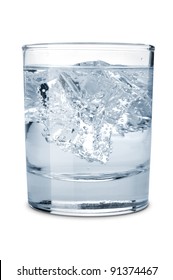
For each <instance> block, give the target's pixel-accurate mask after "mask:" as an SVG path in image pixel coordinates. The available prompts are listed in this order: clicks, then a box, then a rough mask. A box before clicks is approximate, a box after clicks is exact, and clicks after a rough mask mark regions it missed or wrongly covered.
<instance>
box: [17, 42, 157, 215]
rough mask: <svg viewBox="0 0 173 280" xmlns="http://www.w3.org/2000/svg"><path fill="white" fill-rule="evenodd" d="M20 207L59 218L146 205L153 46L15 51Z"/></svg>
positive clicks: (50, 47)
mask: <svg viewBox="0 0 173 280" xmlns="http://www.w3.org/2000/svg"><path fill="white" fill-rule="evenodd" d="M23 54H24V91H25V127H26V162H27V185H28V201H29V204H30V206H32V207H33V208H36V209H40V210H44V211H48V212H50V213H54V214H61V215H77V216H99V215H100V216H104V215H116V214H124V213H131V212H136V211H139V210H142V209H144V208H145V207H147V205H148V189H149V166H150V141H151V118H152V85H153V65H154V47H153V46H151V45H144V44H119V43H53V44H33V45H25V46H23Z"/></svg>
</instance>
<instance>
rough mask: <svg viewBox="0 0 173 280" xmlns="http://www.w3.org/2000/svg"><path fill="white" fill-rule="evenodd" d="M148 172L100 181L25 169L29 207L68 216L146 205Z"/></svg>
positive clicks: (115, 212)
mask: <svg viewBox="0 0 173 280" xmlns="http://www.w3.org/2000/svg"><path fill="white" fill-rule="evenodd" d="M148 179H149V171H148V170H145V171H142V172H141V173H136V174H135V175H131V176H127V177H115V176H113V177H112V179H111V176H109V179H107V180H104V181H100V180H93V179H92V180H90V181H87V180H81V179H79V180H73V181H72V180H69V179H68V180H62V179H61V180H60V179H57V177H56V178H50V177H43V176H39V175H38V174H33V173H29V172H28V191H29V193H28V196H29V199H28V200H29V204H30V206H31V207H33V208H36V209H39V210H43V211H47V212H49V213H52V214H59V215H67V216H110V215H121V214H127V213H134V212H137V211H140V210H142V209H144V208H146V207H147V206H148Z"/></svg>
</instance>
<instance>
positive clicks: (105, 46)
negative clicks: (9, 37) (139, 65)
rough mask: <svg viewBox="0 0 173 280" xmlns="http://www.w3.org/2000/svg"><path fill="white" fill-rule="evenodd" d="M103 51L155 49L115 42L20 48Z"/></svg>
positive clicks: (41, 44)
mask: <svg viewBox="0 0 173 280" xmlns="http://www.w3.org/2000/svg"><path fill="white" fill-rule="evenodd" d="M34 49H37V50H64V51H65V50H75V49H76V50H84V49H87V50H97V49H98V50H103V51H140V50H141V51H154V50H155V47H154V46H153V45H149V44H140V43H115V42H58V43H36V44H26V45H23V46H22V50H23V51H27V50H34Z"/></svg>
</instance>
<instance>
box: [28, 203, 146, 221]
mask: <svg viewBox="0 0 173 280" xmlns="http://www.w3.org/2000/svg"><path fill="white" fill-rule="evenodd" d="M29 204H30V206H31V207H32V208H35V209H38V210H43V211H47V212H49V213H51V214H58V215H64V216H88V217H91V216H94V217H95V216H114V215H122V214H129V213H135V212H138V211H140V210H143V209H144V208H146V207H147V206H148V201H147V200H144V201H136V200H134V201H133V200H132V201H99V202H98V201H85V202H82V201H81V202H75V201H72V202H70V203H67V202H58V201H41V202H38V203H34V202H29Z"/></svg>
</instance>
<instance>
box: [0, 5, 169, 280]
mask: <svg viewBox="0 0 173 280" xmlns="http://www.w3.org/2000/svg"><path fill="white" fill-rule="evenodd" d="M171 2H172V1H168V0H164V1H152V0H150V1H148V0H145V1H144V0H141V1H139V0H131V1H129V0H121V1H116V0H114V1H111V0H106V1H101V0H100V1H99V0H87V1H82V0H81V1H79V0H78V1H77V0H72V1H70V0H69V1H67V0H63V1H58V0H56V1H55V0H49V1H44V0H29V1H22V0H21V1H20V0H15V1H12V0H11V1H8V0H6V1H1V4H0V6H1V7H0V13H1V16H0V29H1V32H0V34H1V35H0V36H1V43H0V73H1V75H0V77H1V80H0V114H1V116H0V124H1V125H0V133H1V134H0V141H1V143H0V148H1V151H0V162H1V167H0V170H1V172H0V219H1V223H0V259H1V260H2V279H3V280H6V279H8V280H9V279H23V278H24V279H30V278H32V279H37V278H38V279H58V278H56V277H53V278H51V277H46V276H42V277H37V278H36V277H29V278H27V277H22V276H17V275H16V270H17V268H20V267H21V266H22V265H25V266H26V267H28V268H29V267H35V266H42V267H57V266H61V267H71V266H72V265H75V266H76V267H79V268H80V267H90V268H101V269H108V268H109V267H111V266H159V272H158V275H157V276H152V277H147V276H145V277H142V276H140V277H138V276H135V277H134V279H150V280H151V279H157V280H163V279H172V276H171V273H173V272H172V268H171V266H172V260H171V257H172V256H171V255H172V254H171V251H172V250H173V241H172V234H173V231H172V228H171V226H172V216H173V215H172V214H173V208H172V197H173V191H172V188H173V180H172V178H173V177H172V173H173V171H172V166H173V163H172V158H173V148H172V145H173V138H172V135H171V131H172V120H173V114H172V112H173V86H172V84H173V69H172V65H173V43H172V42H173V41H172V27H171V25H173V17H172V6H171ZM61 41H105V42H106V41H108V42H109V41H112V42H132V43H146V44H152V45H154V46H155V47H156V52H155V76H154V103H153V137H152V158H151V176H150V206H149V208H147V209H146V210H144V211H142V212H139V213H136V214H133V215H126V216H119V217H107V218H70V217H60V216H53V215H48V214H45V213H41V212H37V211H34V210H32V209H30V208H29V206H27V191H26V177H25V150H24V126H23V123H24V118H23V76H22V50H21V46H22V45H23V44H27V43H39V42H61ZM94 278H97V279H102V277H99V276H97V277H89V276H88V277H86V279H94ZM103 278H104V279H114V278H116V277H115V276H112V277H110V276H109V275H107V277H106V278H105V277H103ZM132 278H133V277H130V276H129V277H128V276H126V277H124V278H123V277H119V279H132ZM60 279H61V278H60ZM62 279H64V280H68V279H73V278H72V277H70V276H68V277H65V276H64V277H63V278H62ZM78 279H79V278H78ZM80 279H81V278H80ZM80 279H79V280H80ZM83 279H85V278H84V277H83Z"/></svg>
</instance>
